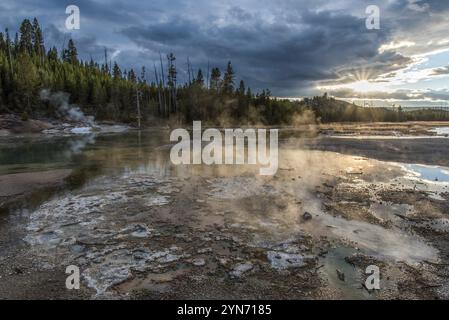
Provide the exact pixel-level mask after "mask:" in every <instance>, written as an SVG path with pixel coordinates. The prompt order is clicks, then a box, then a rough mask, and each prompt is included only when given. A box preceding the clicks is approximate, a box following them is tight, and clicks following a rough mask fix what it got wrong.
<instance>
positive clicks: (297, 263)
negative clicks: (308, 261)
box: [267, 251, 305, 270]
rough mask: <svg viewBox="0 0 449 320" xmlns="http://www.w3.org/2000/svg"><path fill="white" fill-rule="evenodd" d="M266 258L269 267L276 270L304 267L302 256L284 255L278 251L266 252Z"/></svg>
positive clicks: (284, 253)
mask: <svg viewBox="0 0 449 320" xmlns="http://www.w3.org/2000/svg"><path fill="white" fill-rule="evenodd" d="M267 258H268V260H269V261H270V263H271V267H272V268H273V269H276V270H286V269H289V268H298V267H302V266H304V265H305V262H304V258H305V257H304V256H303V255H301V254H294V253H286V252H280V251H268V252H267Z"/></svg>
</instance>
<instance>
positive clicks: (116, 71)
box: [112, 62, 122, 79]
mask: <svg viewBox="0 0 449 320" xmlns="http://www.w3.org/2000/svg"><path fill="white" fill-rule="evenodd" d="M112 76H113V77H114V79H121V78H122V71H121V70H120V67H119V66H118V64H117V62H114V67H113V68H112Z"/></svg>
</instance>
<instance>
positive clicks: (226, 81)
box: [223, 61, 234, 94]
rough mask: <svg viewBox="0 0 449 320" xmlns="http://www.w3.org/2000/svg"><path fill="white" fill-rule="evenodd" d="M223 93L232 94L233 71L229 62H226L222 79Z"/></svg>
mask: <svg viewBox="0 0 449 320" xmlns="http://www.w3.org/2000/svg"><path fill="white" fill-rule="evenodd" d="M223 92H224V93H225V94H232V93H233V92H234V70H233V69H232V64H231V61H229V62H228V67H227V68H226V72H225V74H224V77H223Z"/></svg>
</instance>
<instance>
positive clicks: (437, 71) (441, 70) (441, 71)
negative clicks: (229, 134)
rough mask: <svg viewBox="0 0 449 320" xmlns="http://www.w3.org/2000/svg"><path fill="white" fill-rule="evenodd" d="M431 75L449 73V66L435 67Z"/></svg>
mask: <svg viewBox="0 0 449 320" xmlns="http://www.w3.org/2000/svg"><path fill="white" fill-rule="evenodd" d="M431 75H434V76H442V75H449V66H446V67H441V68H435V69H433V70H432V73H431Z"/></svg>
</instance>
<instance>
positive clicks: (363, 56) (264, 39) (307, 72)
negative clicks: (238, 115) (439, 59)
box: [122, 8, 408, 96]
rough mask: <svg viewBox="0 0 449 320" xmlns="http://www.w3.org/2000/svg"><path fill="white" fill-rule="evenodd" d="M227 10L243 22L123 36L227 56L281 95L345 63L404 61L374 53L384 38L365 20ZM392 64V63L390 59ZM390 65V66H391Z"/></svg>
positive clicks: (160, 27)
mask: <svg viewBox="0 0 449 320" xmlns="http://www.w3.org/2000/svg"><path fill="white" fill-rule="evenodd" d="M231 14H233V15H238V16H239V17H241V18H242V17H245V19H243V18H242V20H243V23H236V24H231V25H225V26H217V25H212V26H207V25H206V26H204V23H203V22H202V21H192V20H188V19H185V18H183V17H173V18H172V19H170V20H168V21H165V22H164V23H153V24H148V25H142V26H133V27H129V28H125V29H124V30H123V31H122V32H123V34H124V35H126V36H127V37H129V38H130V39H131V40H133V41H134V42H135V43H136V45H138V46H141V47H144V48H146V49H148V50H154V49H156V50H159V51H165V52H167V51H174V52H175V53H177V54H178V57H179V56H181V57H183V58H185V56H186V55H189V56H190V58H191V59H192V61H193V63H197V64H203V65H204V60H205V59H208V60H210V61H211V62H212V63H213V64H217V65H219V66H223V65H224V64H225V63H226V61H227V60H228V59H229V60H232V62H233V64H234V65H235V66H236V67H237V71H238V75H240V76H242V77H243V78H245V76H246V75H251V76H250V77H248V76H247V77H246V78H249V79H250V80H251V81H250V82H251V83H252V85H253V86H254V85H255V87H256V88H259V89H260V88H264V87H268V86H269V87H271V88H272V90H273V91H274V92H276V93H277V94H280V95H284V96H290V95H291V96H293V95H298V94H299V92H298V91H297V88H299V87H302V88H304V87H308V86H310V85H311V84H312V82H313V81H317V80H322V79H334V80H336V79H339V78H340V75H339V72H341V71H342V70H343V69H344V66H346V65H348V64H352V65H357V64H359V65H363V66H364V67H367V68H369V67H371V66H372V67H375V68H376V72H377V73H385V72H388V71H391V70H396V69H398V68H399V67H401V66H404V64H405V63H407V62H408V59H405V58H403V57H401V56H399V55H397V54H394V53H384V54H379V53H378V48H379V46H380V45H381V44H382V43H383V42H384V41H386V40H387V39H388V34H386V33H384V31H382V30H380V31H378V32H370V31H369V30H367V29H366V28H365V20H364V19H361V18H357V17H354V16H351V15H346V14H337V15H335V14H333V13H331V12H319V13H317V12H310V11H306V12H303V13H302V15H301V16H300V17H298V18H297V19H296V21H291V23H290V24H285V23H283V22H282V21H275V22H272V23H266V22H265V21H263V20H262V19H258V18H251V17H252V15H251V14H250V13H247V12H245V11H243V10H242V9H236V8H233V9H232V12H231ZM392 62H393V63H392ZM392 65H394V67H392Z"/></svg>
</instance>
